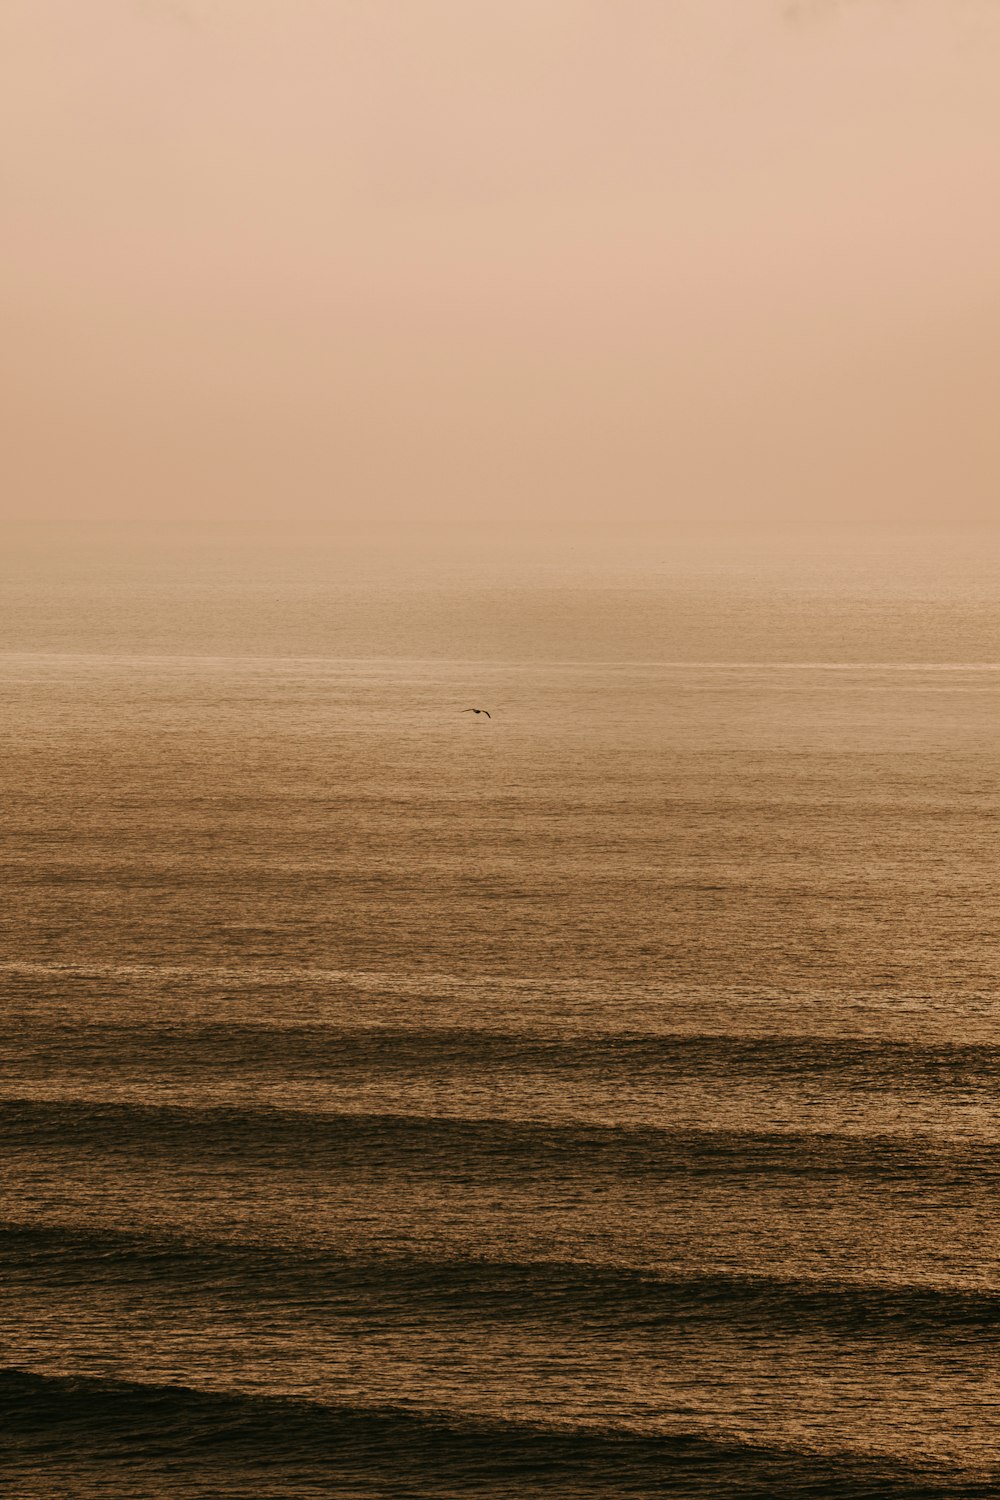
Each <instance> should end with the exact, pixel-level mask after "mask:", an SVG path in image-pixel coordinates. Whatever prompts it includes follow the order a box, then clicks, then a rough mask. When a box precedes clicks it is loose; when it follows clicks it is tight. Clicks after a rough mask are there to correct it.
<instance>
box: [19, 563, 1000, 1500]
mask: <svg viewBox="0 0 1000 1500" xmlns="http://www.w3.org/2000/svg"><path fill="white" fill-rule="evenodd" d="M662 552H663V555H662V556H661V555H659V554H657V553H651V552H649V551H648V550H640V551H638V552H635V553H630V554H629V555H628V557H627V558H625V557H624V555H618V554H614V555H612V554H610V553H608V552H607V551H602V550H601V549H597V550H593V551H588V552H586V553H585V554H584V553H575V552H572V551H571V550H570V551H567V550H566V549H562V550H560V549H559V547H558V546H553V547H549V549H548V550H547V551H544V552H542V553H540V554H539V555H538V556H530V557H529V556H526V555H519V558H518V559H517V560H516V561H514V562H512V561H511V559H510V557H501V558H500V559H499V560H497V559H496V558H495V556H494V555H493V554H492V553H487V552H473V554H472V555H471V559H470V556H469V555H466V556H465V557H464V560H462V561H461V562H459V561H457V560H456V559H455V558H453V557H451V558H449V559H447V560H446V561H445V562H443V563H442V562H441V561H440V559H435V558H434V556H433V549H432V548H431V549H427V548H425V550H424V553H422V554H421V555H420V556H419V557H418V558H417V559H416V560H413V559H411V560H410V562H408V563H406V562H402V561H400V559H399V557H398V556H396V555H395V554H394V559H390V561H389V562H386V561H385V559H384V557H383V556H382V554H381V553H380V552H379V551H378V549H377V548H373V549H368V550H364V549H362V550H361V551H358V550H357V549H355V550H354V551H353V552H352V553H350V555H348V554H347V553H345V552H338V551H337V550H336V549H330V550H328V551H327V552H326V553H315V552H305V551H304V552H299V553H294V554H293V553H290V552H282V551H281V550H280V549H279V550H278V551H276V552H271V553H261V554H259V555H257V554H254V555H253V557H250V554H249V553H248V552H246V553H243V554H240V555H238V556H234V555H232V554H231V553H230V552H228V551H226V550H225V549H221V548H220V549H217V550H216V551H214V552H213V551H212V550H211V549H205V548H201V549H192V550H188V551H183V550H182V551H180V552H178V551H177V550H176V549H175V551H174V552H173V553H171V552H169V549H168V551H167V552H166V553H165V554H156V553H144V554H143V555H142V558H139V559H137V557H136V556H133V555H131V554H130V555H128V556H125V557H124V558H122V557H116V558H114V559H111V560H108V558H107V557H102V558H101V559H98V560H95V559H94V558H93V557H90V556H87V557H84V558H83V559H82V560H80V559H78V558H76V557H75V556H74V554H72V553H71V552H67V553H65V554H63V555H61V558H60V560H58V561H57V562H56V563H52V562H51V560H50V559H49V558H48V556H47V554H45V552H44V549H41V550H40V551H37V552H35V553H32V554H30V555H29V554H22V556H21V557H20V560H19V562H18V566H17V568H16V569H15V568H14V566H13V565H11V568H10V570H9V572H8V576H7V578H6V581H5V582H6V589H5V598H6V604H5V605H4V607H3V612H2V619H0V623H2V625H3V631H4V638H3V646H4V652H3V655H2V657H0V684H2V694H3V701H4V705H5V709H4V726H3V734H4V746H3V828H2V880H3V908H4V915H3V922H2V931H0V992H2V997H3V999H2V1009H0V1038H2V1055H3V1074H2V1087H0V1133H2V1147H3V1190H2V1191H3V1207H2V1217H0V1252H2V1260H3V1277H2V1292H0V1295H2V1323H3V1327H4V1330H5V1334H4V1353H3V1365H2V1370H0V1410H2V1428H3V1431H4V1453H3V1456H2V1457H0V1474H2V1475H3V1477H4V1478H5V1481H6V1484H7V1486H8V1490H9V1493H11V1495H13V1496H16V1497H18V1500H49V1497H53V1496H57V1495H58V1496H60V1497H62V1496H65V1497H80V1500H91V1497H95V1500H96V1497H98V1496H99V1497H101V1500H139V1497H151V1500H152V1497H156V1500H159V1497H171V1500H173V1497H177V1500H181V1497H183V1500H193V1497H204V1500H209V1497H237V1496H239V1497H246V1500H251V1497H252V1500H257V1497H268V1496H269V1497H274V1500H279V1497H281V1500H290V1497H296V1496H302V1497H305V1496H351V1497H369V1496H371V1497H376V1496H377V1497H396V1496H404V1495H405V1496H414V1497H418V1496H427V1497H435V1500H441V1497H449V1496H465V1495H470V1496H471V1495H479V1496H483V1497H486V1496H489V1497H498V1496H509V1497H522V1496H523V1497H533V1496H547V1497H566V1500H569V1497H575V1496H582V1495H593V1496H612V1495H635V1496H654V1495H655V1496H660V1495H677V1496H706V1497H708V1496H712V1497H716V1496H723V1495H726V1496H728V1495H734V1496H738V1495H781V1496H783V1497H794V1496H800V1495H802V1496H805V1495H810V1496H823V1497H826V1496H850V1497H853V1496H868V1495H870V1496H904V1495H906V1496H918V1495H921V1496H923V1495H927V1496H946V1495H947V1496H953V1497H956V1500H959V1497H963V1500H964V1497H972V1496H976V1495H982V1496H985V1495H992V1494H995V1493H997V1491H998V1488H1000V1438H998V1417H1000V1369H998V1364H997V1335H998V1330H1000V1271H998V1250H1000V1233H998V1219H997V1193H998V1189H1000V1159H998V1154H997V1147H998V1142H1000V1099H998V1092H997V1074H998V1067H1000V1000H998V986H997V979H998V967H1000V965H998V946H997V941H996V920H997V915H996V914H997V912H998V910H1000V865H998V860H997V853H998V826H997V813H998V791H997V770H998V754H997V708H998V687H1000V669H998V667H997V665H996V663H997V661H998V660H1000V645H998V641H997V635H998V632H997V615H996V612H995V611H996V598H997V594H996V588H995V584H996V577H995V571H994V572H993V573H990V571H989V569H988V568H985V567H984V564H983V561H982V557H981V555H979V554H978V553H977V552H976V551H975V549H972V550H970V551H969V552H967V553H966V554H963V555H962V556H961V557H960V558H959V559H958V561H957V562H956V561H955V560H954V559H952V561H951V562H950V563H948V562H947V561H945V562H942V561H941V559H940V558H939V557H937V556H936V555H935V553H934V550H933V549H930V550H929V551H927V552H926V553H922V554H921V555H920V558H919V559H918V562H917V563H916V564H914V563H913V559H912V558H910V560H909V561H908V562H907V563H906V565H905V566H904V565H903V564H902V563H900V562H899V560H898V559H897V558H894V557H891V556H890V557H887V556H886V555H885V554H884V553H877V552H876V553H875V554H872V553H865V552H863V551H862V552H860V553H858V552H856V553H854V554H852V556H851V558H850V559H848V561H846V562H845V561H841V562H833V561H830V560H828V559H826V560H825V559H823V558H822V557H821V558H819V559H817V558H816V557H812V559H811V560H807V561H803V560H801V559H799V560H796V559H795V558H794V557H792V558H791V559H789V558H788V557H785V558H784V559H782V560H781V562H780V566H779V565H777V564H776V565H774V566H771V565H770V564H758V563H756V562H754V561H753V559H751V560H750V561H749V562H747V561H746V560H745V559H741V557H740V555H739V554H728V555H727V554H723V553H720V552H719V551H718V550H717V551H716V552H715V553H712V554H710V555H709V556H708V558H707V560H706V559H705V558H704V557H702V556H701V554H699V555H698V558H696V559H694V560H692V558H691V557H688V556H687V554H685V558H686V560H685V559H682V560H681V562H678V560H677V558H676V556H674V555H673V554H672V553H670V552H669V550H668V549H667V548H666V547H664V548H663V549H662ZM949 568H950V569H951V571H949ZM472 707H483V708H486V709H488V710H489V714H490V717H489V718H487V717H486V716H485V715H482V714H481V715H476V714H473V713H470V712H468V711H467V710H468V709H470V708H472Z"/></svg>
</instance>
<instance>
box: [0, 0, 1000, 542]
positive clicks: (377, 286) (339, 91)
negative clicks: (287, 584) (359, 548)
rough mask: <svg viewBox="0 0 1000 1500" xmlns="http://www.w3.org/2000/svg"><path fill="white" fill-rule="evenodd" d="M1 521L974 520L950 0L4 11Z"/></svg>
mask: <svg viewBox="0 0 1000 1500" xmlns="http://www.w3.org/2000/svg"><path fill="white" fill-rule="evenodd" d="M0 110H2V119H3V124H2V132H0V170H2V184H3V186H2V215H3V222H2V226H0V228H2V244H3V255H2V266H3V271H2V293H0V295H2V312H3V323H4V333H3V370H4V373H3V385H4V389H3V391H2V409H3V422H4V426H5V428H6V429H7V430H6V431H5V433H4V435H3V441H2V453H3V456H2V460H0V462H2V464H3V467H4V471H5V472H4V476H3V505H4V507H5V510H6V511H7V513H8V514H10V515H12V516H31V515H39V516H48V517H72V518H95V519H107V518H119V517H121V518H125V517H129V518H155V517H182V518H183V517H192V518H206V519H207V520H209V521H213V522H219V521H221V522H223V523H225V524H228V523H230V522H233V521H238V522H239V523H240V524H242V523H243V522H244V520H246V521H247V522H253V523H255V524H256V523H258V522H260V521H265V522H270V521H274V520H280V521H282V523H284V522H285V521H286V520H287V522H288V523H289V524H293V523H298V522H304V523H312V522H315V521H322V522H325V521H327V520H329V521H330V522H332V523H334V524H336V525H340V524H345V523H346V524H354V523H357V522H364V521H367V520H369V519H389V520H392V519H393V518H396V517H400V518H404V517H405V518H408V519H413V520H417V521H422V520H425V519H429V520H448V519H451V518H458V519H464V520H472V521H477V522H485V523H487V524H493V523H497V522H503V523H506V524H509V525H510V526H512V527H514V528H516V527H517V526H519V525H527V524H529V523H531V522H534V521H535V520H538V519H541V520H543V521H549V522H554V523H556V524H561V523H562V522H563V521H570V520H583V521H602V522H610V523H616V522H618V521H622V522H632V521H656V522H659V521H661V520H662V521H664V522H665V523H666V524H667V525H672V524H675V523H676V524H678V525H687V524H701V523H703V522H707V523H712V522H717V521H721V522H728V521H730V520H733V519H741V520H743V521H747V520H749V521H751V522H753V521H757V520H759V521H761V522H768V523H770V522H774V521H778V522H782V521H785V520H788V521H792V522H794V523H799V522H803V521H804V522H806V523H812V522H825V521H830V520H833V521H840V520H843V521H846V522H851V523H853V522H855V521H858V520H862V519H866V518H868V519H871V520H873V521H875V522H896V521H899V520H908V521H912V522H913V523H915V524H917V525H923V524H926V523H932V524H939V523H941V524H946V525H950V524H953V523H968V522H977V521H978V522H981V521H985V520H989V519H991V518H993V517H995V515H996V513H997V512H998V511H1000V504H998V491H1000V420H998V413H1000V400H998V397H1000V5H995V4H993V3H991V0H839V3H837V0H811V3H810V0H798V3H792V0H3V4H2V7H0Z"/></svg>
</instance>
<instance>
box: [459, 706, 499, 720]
mask: <svg viewBox="0 0 1000 1500" xmlns="http://www.w3.org/2000/svg"><path fill="white" fill-rule="evenodd" d="M462 712H463V714H485V715H486V717H487V718H488V719H492V717H493V715H492V714H491V713H490V711H489V709H488V708H463V709H462Z"/></svg>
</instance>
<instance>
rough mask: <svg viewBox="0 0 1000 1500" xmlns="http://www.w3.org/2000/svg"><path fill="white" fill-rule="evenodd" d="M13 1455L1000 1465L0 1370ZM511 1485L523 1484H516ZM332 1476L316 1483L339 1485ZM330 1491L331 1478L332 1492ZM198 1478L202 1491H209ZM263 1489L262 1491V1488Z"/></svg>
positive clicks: (948, 1481) (170, 1462)
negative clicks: (913, 1460) (907, 1459)
mask: <svg viewBox="0 0 1000 1500" xmlns="http://www.w3.org/2000/svg"><path fill="white" fill-rule="evenodd" d="M0 1417H2V1420H3V1427H4V1431H5V1438H6V1443H7V1448H8V1460H7V1461H8V1465H9V1466H11V1467H13V1469H14V1472H15V1473H16V1472H17V1466H18V1465H20V1466H21V1467H22V1469H23V1470H28V1469H30V1467H31V1466H32V1465H35V1466H38V1465H39V1464H46V1465H54V1464H57V1463H58V1462H59V1461H60V1459H63V1458H65V1457H66V1456H67V1455H69V1456H71V1457H72V1459H73V1460H74V1461H80V1460H81V1459H85V1458H86V1455H87V1454H88V1453H90V1452H93V1451H95V1450H97V1451H99V1452H100V1454H101V1457H102V1462H103V1463H104V1464H105V1465H109V1464H111V1463H113V1462H115V1461H118V1462H121V1461H122V1460H125V1461H127V1462H129V1463H130V1464H131V1465H132V1466H133V1467H134V1468H136V1469H137V1470H143V1469H145V1470H149V1469H150V1468H154V1467H156V1466H158V1465H162V1466H169V1468H170V1470H171V1472H172V1473H173V1474H174V1475H175V1476H176V1475H177V1473H178V1471H183V1470H184V1469H189V1470H192V1469H193V1470H197V1471H199V1474H200V1476H201V1477H204V1476H205V1475H206V1474H207V1473H208V1472H210V1466H211V1464H212V1463H214V1462H217V1463H219V1464H223V1465H225V1466H226V1467H227V1468H228V1469H229V1470H230V1471H231V1472H232V1471H233V1470H236V1471H242V1473H244V1474H247V1475H252V1474H257V1475H260V1474H267V1473H268V1472H272V1473H273V1472H274V1470H275V1468H276V1466H280V1470H281V1475H282V1480H283V1482H284V1483H286V1484H287V1483H288V1481H289V1480H290V1479H293V1478H294V1477H295V1476H296V1475H298V1476H301V1475H303V1474H304V1473H305V1472H306V1471H309V1472H310V1473H311V1475H312V1477H313V1479H314V1481H315V1482H321V1481H322V1479H323V1478H324V1477H325V1478H326V1480H327V1483H330V1482H332V1481H333V1480H334V1479H335V1478H337V1477H339V1476H343V1475H349V1474H351V1473H356V1474H363V1475H364V1476H365V1479H366V1481H367V1482H369V1483H373V1484H374V1483H381V1484H383V1485H384V1484H386V1483H387V1482H390V1481H391V1482H393V1483H395V1484H397V1485H399V1486H407V1490H406V1492H407V1493H419V1494H428V1495H436V1496H442V1495H447V1494H451V1493H459V1494H461V1493H466V1494H468V1493H480V1494H490V1495H494V1496H495V1495H499V1494H504V1493H508V1494H513V1493H518V1494H523V1493H529V1492H539V1493H541V1492H544V1493H549V1494H560V1493H562V1494H564V1495H567V1496H568V1495H570V1494H573V1495H584V1494H592V1495H595V1496H596V1495H608V1494H621V1495H637V1496H638V1495H650V1496H652V1495H653V1494H657V1495H662V1494H675V1495H678V1496H680V1495H684V1496H692V1497H700V1496H718V1495H720V1494H726V1495H733V1496H750V1495H756V1496H763V1495H782V1496H787V1497H791V1496H802V1497H806V1496H811V1497H816V1500H819V1497H826V1500H830V1497H835V1496H838V1495H844V1496H848V1495H849V1496H851V1497H853V1500H863V1497H872V1500H874V1497H880V1500H896V1497H898V1500H902V1497H904V1496H905V1497H911V1500H916V1497H918V1496H926V1497H931V1496H933V1497H940V1500H944V1497H955V1500H957V1497H959V1496H961V1497H962V1500H979V1497H984V1500H985V1497H986V1496H988V1495H989V1496H993V1495H995V1494H996V1483H997V1480H998V1479H1000V1474H991V1475H984V1474H973V1473H971V1472H968V1471H964V1472H963V1471H956V1470H954V1469H947V1468H944V1467H938V1466H929V1465H916V1464H913V1465H904V1464H901V1463H898V1462H896V1461H893V1460H890V1459H887V1458H883V1457H881V1456H879V1455H876V1454H871V1453H865V1452H857V1453H837V1454H826V1453H820V1452H816V1451H812V1450H808V1449H805V1448H801V1449H800V1448H791V1447H784V1446H781V1447H779V1446H773V1447H770V1446H763V1445H759V1444H753V1443H749V1442H744V1441H741V1440H740V1439H739V1438H738V1437H737V1436H731V1435H727V1434H718V1435H715V1434H701V1433H696V1432H693V1431H690V1430H684V1429H680V1430H675V1431H661V1432H653V1431H642V1430H635V1429H631V1428H625V1427H613V1428H598V1427H591V1426H586V1425H566V1426H558V1425H554V1424H553V1425H542V1424H541V1423H533V1422H525V1421H519V1420H505V1419H504V1418H503V1417H502V1416H497V1417H473V1416H469V1415H467V1414H464V1413H458V1412H442V1411H423V1410H419V1409H415V1408H412V1407H404V1406H387V1405H380V1406H366V1405H361V1404H355V1403H352V1402H350V1401H344V1402H338V1403H327V1404H321V1403H318V1402H314V1401H306V1400H302V1399H295V1398H289V1397H278V1396H271V1395H268V1394H266V1393H261V1392H253V1393H245V1392H234V1391H208V1390H199V1389H195V1388H192V1387H190V1386H179V1385H152V1384H145V1383H143V1382H138V1381H130V1380H122V1379H100V1378H95V1377H84V1376H77V1375H71V1374H60V1375H50V1374H39V1373H35V1372H32V1371H30V1370H24V1369H19V1368H6V1369H3V1370H0ZM510 1486H516V1487H517V1488H516V1489H511V1488H509V1487H510ZM330 1492H331V1491H329V1490H324V1491H323V1493H330ZM334 1492H335V1491H334ZM205 1493H208V1491H206V1492H205ZM257 1493H260V1492H259V1491H257Z"/></svg>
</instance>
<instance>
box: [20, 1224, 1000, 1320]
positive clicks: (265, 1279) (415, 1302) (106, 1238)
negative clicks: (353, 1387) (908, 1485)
mask: <svg viewBox="0 0 1000 1500" xmlns="http://www.w3.org/2000/svg"><path fill="white" fill-rule="evenodd" d="M0 1258H2V1263H3V1265H4V1269H5V1276H6V1279H7V1282H8V1284H9V1285H10V1286H14V1285H16V1284H17V1283H18V1281H19V1280H26V1281H29V1282H30V1283H32V1284H34V1285H38V1284H43V1285H46V1286H48V1287H50V1288H52V1287H59V1286H66V1287H68V1286H81V1285H82V1286H87V1287H89V1288H93V1287H94V1286H95V1285H98V1284H101V1283H102V1282H109V1283H115V1284H121V1283H129V1284H136V1283H139V1284H144V1283H148V1284H149V1286H150V1287H151V1289H153V1288H158V1289H159V1290H160V1291H165V1290H169V1291H172V1292H173V1293H174V1294H177V1293H178V1292H183V1293H184V1294H186V1295H194V1294H196V1293H201V1294H204V1295H207V1296H212V1295H224V1296H226V1297H232V1296H233V1295H238V1296H240V1297H241V1298H246V1299H252V1300H253V1302H254V1305H260V1304H261V1303H262V1302H266V1303H268V1304H291V1305H295V1306H297V1307H302V1306H303V1305H304V1304H311V1305H313V1306H315V1307H317V1308H322V1310H323V1311H324V1313H326V1314H327V1315H330V1314H334V1315H337V1314H344V1315H349V1316H351V1317H358V1316H362V1315H375V1314H380V1315H384V1314H386V1313H393V1312H395V1313H399V1312H401V1311H406V1312H408V1313H409V1314H411V1315H413V1314H417V1315H421V1316H425V1317H427V1318H428V1319H431V1318H434V1319H440V1318H442V1317H446V1316H448V1315H449V1314H452V1315H455V1316H460V1317H478V1318H481V1319H487V1320H490V1319H492V1320H498V1321H502V1320H506V1319H522V1320H523V1319H526V1318H527V1319H530V1320H534V1321H545V1322H550V1323H553V1324H561V1323H566V1322H579V1321H580V1320H583V1321H585V1322H586V1323H587V1325H588V1326H589V1327H593V1326H594V1325H595V1324H600V1325H603V1326H606V1327H609V1328H613V1329H615V1330H617V1331H619V1332H623V1333H624V1332H627V1331H630V1330H633V1329H639V1328H655V1327H658V1326H659V1327H666V1326H670V1325H673V1324H676V1323H682V1324H686V1323H688V1322H689V1321H690V1320H693V1319H696V1320H698V1321H699V1322H700V1323H702V1324H707V1323H720V1324H722V1325H724V1326H726V1327H727V1328H732V1327H733V1326H735V1325H737V1324H738V1325H739V1326H740V1327H741V1328H744V1329H746V1328H747V1327H748V1326H752V1327H758V1328H770V1329H773V1330H774V1331H778V1330H779V1329H784V1330H788V1329H793V1330H798V1331H801V1330H802V1329H804V1328H806V1327H810V1328H813V1329H817V1328H820V1329H823V1330H824V1331H826V1332H828V1333H831V1334H834V1335H843V1336H850V1335H854V1334H857V1333H859V1332H863V1333H864V1334H865V1336H866V1337H869V1338H871V1337H876V1336H882V1337H886V1338H891V1339H893V1340H899V1339H903V1338H907V1337H920V1338H928V1337H936V1336H952V1335H955V1334H961V1336H962V1338H963V1340H965V1341H966V1342H967V1341H968V1339H970V1338H975V1337H977V1336H982V1337H983V1338H984V1339H988V1340H991V1341H992V1340H993V1339H995V1337H996V1333H997V1330H998V1328H1000V1284H998V1285H997V1286H995V1287H983V1286H959V1285H955V1284H947V1283H946V1284H923V1283H915V1282H902V1281H901V1282H887V1281H879V1280H871V1279H859V1280H850V1281H849V1280H844V1279H836V1278H805V1277H794V1276H790V1277H781V1276H774V1275H770V1276H768V1275H754V1274H739V1273H731V1272H725V1271H706V1272H699V1273H684V1272H680V1271H675V1270H672V1269H668V1268H657V1267H643V1266H626V1265H615V1264H610V1263H595V1262H588V1261H570V1260H564V1261H560V1260H528V1261H515V1260H504V1259H496V1258H482V1259H474V1258H467V1257H455V1258H419V1257H416V1256H403V1255H370V1256H364V1255H346V1256H345V1255H341V1254H336V1253H333V1252H330V1251H326V1250H319V1249H316V1248H313V1247H302V1248H300V1249H297V1250H292V1249H289V1248H288V1247H285V1246H277V1245H267V1244H251V1243H246V1242H241V1241H238V1240H237V1241H232V1240H223V1241H214V1242H213V1241H198V1240H192V1239H179V1238H178V1239H173V1238H169V1237H159V1236H155V1235H143V1234H121V1233H109V1232H104V1231H100V1230H81V1229H75V1228H68V1227H67V1228H63V1227H58V1226H46V1227H39V1226H35V1225H24V1224H6V1225H0Z"/></svg>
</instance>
